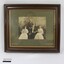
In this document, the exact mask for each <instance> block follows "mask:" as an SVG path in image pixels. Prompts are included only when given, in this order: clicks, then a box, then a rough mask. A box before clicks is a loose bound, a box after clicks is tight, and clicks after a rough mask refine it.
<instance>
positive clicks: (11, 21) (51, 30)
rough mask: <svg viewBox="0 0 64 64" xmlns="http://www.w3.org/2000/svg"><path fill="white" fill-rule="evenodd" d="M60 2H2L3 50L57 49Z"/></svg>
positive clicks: (32, 50) (55, 50)
mask: <svg viewBox="0 0 64 64" xmlns="http://www.w3.org/2000/svg"><path fill="white" fill-rule="evenodd" d="M59 13H60V5H51V4H50V5H47V4H41V5H39V4H10V5H9V4H5V5H4V29H5V30H4V32H5V51H6V52H8V51H19V52H20V51H21V52H48V51H49V52H52V51H53V52H59V43H60V41H59V40H60V37H59V36H60V32H59V31H60V26H59V24H60V21H59V20H60V17H59V16H60V15H59Z"/></svg>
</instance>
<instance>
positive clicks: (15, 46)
mask: <svg viewBox="0 0 64 64" xmlns="http://www.w3.org/2000/svg"><path fill="white" fill-rule="evenodd" d="M9 17H10V18H11V11H10V10H9ZM10 20H11V19H10ZM54 23H55V10H54ZM10 25H11V22H10ZM9 32H10V33H9V46H10V47H42V48H46V47H47V48H50V47H51V48H54V47H55V46H52V45H51V46H12V44H11V27H10V26H9ZM54 33H55V30H54ZM54 42H55V38H54Z"/></svg>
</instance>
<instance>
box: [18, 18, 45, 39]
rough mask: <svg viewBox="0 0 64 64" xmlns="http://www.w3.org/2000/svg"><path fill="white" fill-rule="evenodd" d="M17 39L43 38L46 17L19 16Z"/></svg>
mask: <svg viewBox="0 0 64 64" xmlns="http://www.w3.org/2000/svg"><path fill="white" fill-rule="evenodd" d="M18 24H19V37H18V39H19V40H21V39H42V40H44V39H45V33H46V17H19V18H18Z"/></svg>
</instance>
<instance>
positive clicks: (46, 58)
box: [0, 0, 64, 64]
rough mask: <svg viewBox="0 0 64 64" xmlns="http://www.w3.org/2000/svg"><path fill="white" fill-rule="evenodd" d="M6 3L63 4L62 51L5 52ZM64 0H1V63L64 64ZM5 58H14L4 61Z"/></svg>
mask: <svg viewBox="0 0 64 64" xmlns="http://www.w3.org/2000/svg"><path fill="white" fill-rule="evenodd" d="M4 4H61V44H60V53H6V52H4V8H3V5H4ZM63 32H64V0H0V64H64V33H63ZM4 58H10V59H12V62H11V63H3V62H2V61H3V59H4Z"/></svg>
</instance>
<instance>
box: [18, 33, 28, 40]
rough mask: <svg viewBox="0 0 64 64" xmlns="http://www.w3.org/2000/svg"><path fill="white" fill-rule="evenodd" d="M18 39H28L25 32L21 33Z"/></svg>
mask: <svg viewBox="0 0 64 64" xmlns="http://www.w3.org/2000/svg"><path fill="white" fill-rule="evenodd" d="M18 39H28V35H27V33H22V34H21V35H20V36H19V38H18Z"/></svg>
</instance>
